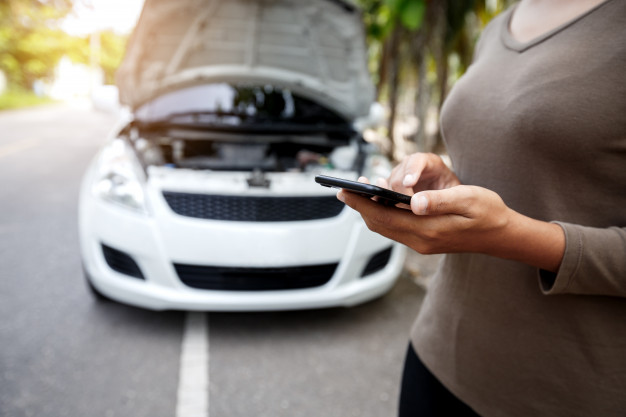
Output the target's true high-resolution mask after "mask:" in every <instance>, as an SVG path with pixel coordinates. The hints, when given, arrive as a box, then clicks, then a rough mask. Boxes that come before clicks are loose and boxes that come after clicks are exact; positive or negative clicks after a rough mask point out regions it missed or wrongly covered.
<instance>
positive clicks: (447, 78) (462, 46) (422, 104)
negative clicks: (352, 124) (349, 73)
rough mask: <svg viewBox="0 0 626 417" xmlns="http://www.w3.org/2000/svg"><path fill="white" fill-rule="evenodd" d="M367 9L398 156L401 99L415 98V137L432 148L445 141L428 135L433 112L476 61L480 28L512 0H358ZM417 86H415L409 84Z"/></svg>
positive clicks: (374, 64)
mask: <svg viewBox="0 0 626 417" xmlns="http://www.w3.org/2000/svg"><path fill="white" fill-rule="evenodd" d="M358 3H359V4H360V6H361V7H362V9H363V18H364V22H365V26H366V30H367V39H368V47H369V53H370V55H369V56H370V70H371V71H372V76H373V79H374V81H375V82H376V85H377V89H376V91H377V94H378V100H379V101H387V103H388V108H389V113H390V114H389V124H388V127H387V135H388V137H389V138H390V139H391V141H390V142H391V148H390V151H389V153H390V156H392V157H394V156H396V155H394V147H393V145H394V137H395V136H396V135H394V126H395V122H396V118H397V114H398V103H399V101H400V100H401V99H403V101H406V99H407V97H406V95H407V92H409V91H414V93H412V94H414V96H413V97H409V98H408V100H409V101H412V102H413V107H414V110H413V112H414V116H415V117H416V118H417V120H419V123H418V125H419V128H418V131H417V132H415V135H414V136H413V137H412V138H409V139H410V140H413V141H414V142H416V143H417V145H418V148H421V149H422V150H426V151H431V150H436V149H435V148H437V147H438V146H440V145H441V143H440V138H439V137H438V133H437V134H436V135H435V137H430V138H428V137H426V132H425V129H424V126H425V125H426V123H425V119H426V115H427V113H428V110H429V109H430V108H432V107H435V108H440V107H441V104H442V103H443V100H444V99H445V97H446V94H447V91H448V89H449V86H450V84H451V83H453V82H454V81H455V80H456V79H457V78H458V77H460V76H461V75H462V74H463V72H465V70H466V68H467V67H468V66H469V64H470V63H471V59H472V55H473V50H474V44H475V42H476V40H477V38H478V35H479V33H480V30H481V29H482V28H483V27H484V26H485V25H486V24H487V22H488V21H489V20H491V19H492V18H493V17H494V16H495V15H496V14H498V13H500V12H501V11H502V10H504V8H506V7H508V6H509V5H510V4H511V3H512V1H511V0H466V1H455V0H358ZM409 87H412V88H409Z"/></svg>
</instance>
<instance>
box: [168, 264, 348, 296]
mask: <svg viewBox="0 0 626 417" xmlns="http://www.w3.org/2000/svg"><path fill="white" fill-rule="evenodd" d="M174 268H175V269H176V272H177V273H178V277H179V278H180V280H181V281H182V282H183V284H185V285H187V286H189V287H193V288H200V289H205V290H224V291H271V290H296V289H302V288H313V287H319V286H321V285H324V284H326V283H327V282H328V281H330V279H331V278H332V276H333V274H334V273H335V269H337V264H336V263H335V264H324V265H310V266H296V267H285V268H239V267H235V268H230V267H216V266H201V265H183V264H174Z"/></svg>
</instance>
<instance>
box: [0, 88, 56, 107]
mask: <svg viewBox="0 0 626 417" xmlns="http://www.w3.org/2000/svg"><path fill="white" fill-rule="evenodd" d="M52 102H53V100H51V99H49V98H47V97H39V96H38V95H36V94H35V93H33V92H30V91H24V90H19V89H11V90H9V91H5V92H4V93H3V94H0V110H8V109H19V108H21V107H30V106H37V105H40V104H48V103H52Z"/></svg>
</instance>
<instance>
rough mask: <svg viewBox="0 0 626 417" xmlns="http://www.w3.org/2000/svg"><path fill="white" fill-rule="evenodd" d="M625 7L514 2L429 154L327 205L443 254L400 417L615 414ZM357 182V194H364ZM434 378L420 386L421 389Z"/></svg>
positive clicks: (622, 398)
mask: <svg viewBox="0 0 626 417" xmlns="http://www.w3.org/2000/svg"><path fill="white" fill-rule="evenodd" d="M625 74H626V1H623V0H603V1H602V0H579V1H571V0H522V2H521V3H519V4H518V5H517V6H515V7H513V8H511V9H510V10H508V11H507V12H505V13H502V14H501V15H500V16H498V17H497V18H495V19H494V20H493V21H492V22H491V23H490V24H489V25H488V26H487V27H486V28H485V30H484V32H483V35H482V37H481V40H480V41H479V43H478V45H477V48H476V53H475V58H474V62H473V64H472V65H471V66H470V67H469V69H468V71H467V72H466V74H465V75H464V76H463V78H462V79H461V80H459V82H458V83H457V84H456V85H455V87H454V89H453V90H452V91H451V93H450V95H449V97H448V99H447V100H446V103H445V104H444V106H443V109H442V114H441V126H442V134H443V137H444V140H445V141H446V145H447V147H448V151H449V154H450V157H451V160H452V163H453V167H454V172H453V171H451V170H450V169H448V168H447V167H446V165H445V164H444V163H443V162H442V161H441V159H440V158H439V157H437V156H435V155H431V154H415V155H411V156H409V157H408V158H406V159H404V160H403V161H402V163H401V164H400V165H399V166H397V167H396V168H395V169H394V170H393V172H392V174H391V177H390V178H389V179H388V180H387V181H384V180H383V181H382V182H381V183H380V184H381V185H383V186H388V187H390V188H392V189H394V190H396V191H399V192H403V193H406V194H414V193H416V194H415V195H413V197H412V200H411V210H410V211H409V210H400V209H397V208H389V207H383V206H381V205H378V204H377V203H375V202H373V201H370V200H368V199H366V198H363V197H361V196H358V195H355V194H351V193H349V192H346V191H340V192H339V193H338V198H339V199H340V200H342V201H344V202H345V203H346V204H347V205H349V206H350V207H352V208H353V209H355V210H357V211H359V212H360V213H361V215H362V216H363V218H364V220H365V222H366V223H367V225H368V227H369V228H371V229H372V230H374V231H376V232H378V233H380V234H382V235H385V236H387V237H389V238H391V239H394V240H396V241H399V242H402V243H404V244H406V245H407V246H409V247H411V248H413V249H415V250H417V251H418V252H421V253H427V254H430V253H447V255H446V257H445V259H444V262H443V263H442V265H441V266H440V269H439V271H438V274H437V276H436V277H435V278H434V279H433V282H432V284H431V286H430V288H429V290H428V293H427V296H426V298H425V301H424V304H423V306H422V309H421V311H420V314H419V316H418V318H417V320H416V322H415V324H414V326H413V329H412V331H411V345H410V348H409V352H408V354H407V359H406V363H405V371H404V377H403V384H402V393H401V399H400V403H401V404H400V415H401V416H409V415H475V413H477V414H479V415H484V416H508V417H510V416H524V417H526V416H536V415H541V416H544V415H555V416H592V415H593V416H624V415H626V300H625V299H624V297H626V87H625V86H626V83H625V81H624V76H625ZM362 181H366V179H362ZM431 373H432V374H431Z"/></svg>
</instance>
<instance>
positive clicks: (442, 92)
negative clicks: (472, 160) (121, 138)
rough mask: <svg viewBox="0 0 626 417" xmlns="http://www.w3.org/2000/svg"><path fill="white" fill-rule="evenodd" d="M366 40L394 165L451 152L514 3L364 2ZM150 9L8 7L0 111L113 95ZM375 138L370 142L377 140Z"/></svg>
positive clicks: (14, 3) (34, 3) (58, 0)
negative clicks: (474, 85) (471, 82)
mask: <svg viewBox="0 0 626 417" xmlns="http://www.w3.org/2000/svg"><path fill="white" fill-rule="evenodd" d="M355 2H356V4H358V5H359V6H360V7H361V8H362V11H363V19H364V23H365V27H366V30H367V40H368V45H367V46H368V55H369V68H370V72H371V76H372V79H373V81H374V82H375V85H376V95H377V100H378V101H379V102H380V103H382V104H383V105H384V106H385V108H386V110H387V122H386V124H385V126H384V128H382V129H380V130H379V131H378V132H376V135H377V137H376V139H378V141H382V143H383V145H384V149H385V151H386V153H387V154H388V155H389V156H391V157H392V158H394V159H399V158H401V157H402V155H404V154H406V153H408V152H413V151H415V150H422V151H436V152H443V150H444V149H443V145H442V143H441V137H440V135H439V131H438V123H437V120H438V112H439V108H440V107H441V104H442V103H443V100H444V99H445V97H446V94H447V93H448V91H449V89H450V87H451V86H452V85H453V84H454V82H455V81H456V80H457V79H458V78H459V77H460V76H461V75H462V74H463V72H464V71H465V70H466V68H467V67H468V65H469V64H470V62H471V59H472V54H473V50H474V44H475V43H476V40H477V39H478V36H479V34H480V31H481V30H482V28H483V27H484V26H485V25H486V24H487V22H489V21H490V20H491V19H492V18H493V17H494V16H495V15H497V14H498V13H500V12H501V11H502V10H503V9H504V8H506V7H508V6H509V5H510V4H511V3H513V2H512V1H511V0H467V1H452V0H438V1H434V0H355ZM142 6H143V0H109V1H106V0H48V1H46V0H5V1H3V2H1V3H0V110H1V109H9V108H16V107H23V106H30V105H35V104H40V103H47V102H50V101H54V100H57V101H58V100H68V99H76V98H87V97H92V96H93V95H94V94H95V95H96V96H97V95H106V94H112V93H111V90H108V92H107V89H106V88H104V89H102V88H100V87H101V86H103V85H112V84H114V83H115V71H116V69H117V67H118V66H119V64H120V63H121V60H122V58H123V56H124V52H125V46H126V43H127V41H128V38H129V36H130V33H131V32H132V29H133V27H134V25H135V23H136V21H137V19H138V17H139V14H140V12H141V8H142ZM373 134H374V133H370V135H373Z"/></svg>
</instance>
